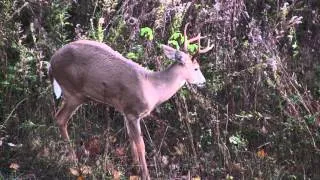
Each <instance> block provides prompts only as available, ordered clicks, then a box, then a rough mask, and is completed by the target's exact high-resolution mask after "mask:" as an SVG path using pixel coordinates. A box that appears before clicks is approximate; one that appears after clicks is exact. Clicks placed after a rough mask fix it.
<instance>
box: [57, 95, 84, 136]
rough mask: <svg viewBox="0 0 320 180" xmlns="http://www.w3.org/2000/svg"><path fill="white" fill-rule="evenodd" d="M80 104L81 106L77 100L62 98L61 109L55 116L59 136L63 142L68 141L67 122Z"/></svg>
mask: <svg viewBox="0 0 320 180" xmlns="http://www.w3.org/2000/svg"><path fill="white" fill-rule="evenodd" d="M80 104H82V103H81V101H79V100H77V99H73V98H64V99H63V101H62V105H61V107H60V108H59V110H58V112H57V113H56V115H55V117H56V121H57V125H58V126H59V129H60V133H61V136H62V137H63V138H64V140H67V141H69V140H70V138H69V135H68V129H67V128H68V121H69V119H70V118H71V116H72V114H73V113H74V112H75V111H76V109H77V108H78V106H79V105H80Z"/></svg>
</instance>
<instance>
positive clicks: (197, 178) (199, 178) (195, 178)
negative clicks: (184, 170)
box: [192, 176, 201, 180]
mask: <svg viewBox="0 0 320 180" xmlns="http://www.w3.org/2000/svg"><path fill="white" fill-rule="evenodd" d="M192 180H201V177H200V176H196V177H193V178H192Z"/></svg>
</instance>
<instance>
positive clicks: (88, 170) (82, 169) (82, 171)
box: [80, 165, 92, 174]
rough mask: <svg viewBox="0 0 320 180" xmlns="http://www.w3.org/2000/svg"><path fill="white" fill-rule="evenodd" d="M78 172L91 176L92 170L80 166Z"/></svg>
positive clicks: (88, 167)
mask: <svg viewBox="0 0 320 180" xmlns="http://www.w3.org/2000/svg"><path fill="white" fill-rule="evenodd" d="M80 171H81V173H82V174H92V170H91V167H90V166H85V165H83V166H81V168H80Z"/></svg>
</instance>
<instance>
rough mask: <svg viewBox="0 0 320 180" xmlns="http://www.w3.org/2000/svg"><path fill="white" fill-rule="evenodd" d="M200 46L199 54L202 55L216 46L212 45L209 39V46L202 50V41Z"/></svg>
mask: <svg viewBox="0 0 320 180" xmlns="http://www.w3.org/2000/svg"><path fill="white" fill-rule="evenodd" d="M198 46H199V54H200V53H206V52H208V51H210V50H211V49H212V48H213V46H214V45H213V44H212V45H210V39H208V45H207V47H206V48H204V49H200V40H199V41H198Z"/></svg>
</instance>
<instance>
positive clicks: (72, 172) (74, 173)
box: [69, 168, 80, 176]
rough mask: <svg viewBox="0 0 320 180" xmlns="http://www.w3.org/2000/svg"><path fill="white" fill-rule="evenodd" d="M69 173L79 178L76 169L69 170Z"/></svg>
mask: <svg viewBox="0 0 320 180" xmlns="http://www.w3.org/2000/svg"><path fill="white" fill-rule="evenodd" d="M69 171H70V173H71V174H72V175H74V176H79V175H80V173H79V171H78V169H76V168H69Z"/></svg>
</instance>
